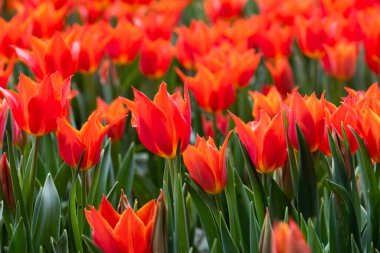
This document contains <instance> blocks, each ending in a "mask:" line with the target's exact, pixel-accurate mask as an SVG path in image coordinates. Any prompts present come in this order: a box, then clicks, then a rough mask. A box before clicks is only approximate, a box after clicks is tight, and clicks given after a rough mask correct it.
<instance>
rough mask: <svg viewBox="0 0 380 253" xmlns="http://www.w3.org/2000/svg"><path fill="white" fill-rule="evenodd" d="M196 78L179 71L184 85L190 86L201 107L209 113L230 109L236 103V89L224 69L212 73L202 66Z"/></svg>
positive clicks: (199, 67)
mask: <svg viewBox="0 0 380 253" xmlns="http://www.w3.org/2000/svg"><path fill="white" fill-rule="evenodd" d="M197 69H198V71H197V74H196V75H195V76H194V77H188V76H185V74H183V73H182V72H181V71H179V70H178V69H177V73H178V75H179V76H180V77H181V79H182V80H183V82H184V83H187V84H188V85H189V88H190V90H191V91H192V92H193V94H194V96H195V100H197V102H198V104H199V106H200V107H202V108H203V109H204V110H206V111H208V112H218V111H223V110H225V109H228V108H229V107H230V106H231V105H232V103H233V102H234V101H235V97H236V94H235V87H234V85H233V83H232V80H231V78H230V73H229V72H226V71H225V70H224V69H222V70H219V71H218V72H216V73H212V72H211V71H210V70H209V69H207V68H206V67H204V66H202V65H200V66H198V67H197Z"/></svg>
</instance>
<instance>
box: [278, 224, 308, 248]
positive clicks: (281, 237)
mask: <svg viewBox="0 0 380 253" xmlns="http://www.w3.org/2000/svg"><path fill="white" fill-rule="evenodd" d="M310 252H311V251H310V249H309V247H308V246H307V244H306V242H305V238H304V237H303V235H302V233H301V231H300V229H299V228H298V226H297V224H296V223H294V222H293V221H292V220H291V221H290V222H289V224H286V223H284V222H281V223H279V224H275V226H274V229H273V233H272V253H310Z"/></svg>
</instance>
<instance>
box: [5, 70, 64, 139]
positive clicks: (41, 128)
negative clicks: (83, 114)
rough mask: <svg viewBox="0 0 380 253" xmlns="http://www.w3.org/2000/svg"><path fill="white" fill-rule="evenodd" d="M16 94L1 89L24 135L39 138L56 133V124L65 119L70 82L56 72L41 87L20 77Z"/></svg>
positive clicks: (46, 78)
mask: <svg viewBox="0 0 380 253" xmlns="http://www.w3.org/2000/svg"><path fill="white" fill-rule="evenodd" d="M17 89H18V93H16V92H14V91H11V90H6V89H3V88H0V92H1V93H2V94H3V96H4V97H5V99H6V100H7V102H8V105H9V107H10V109H11V112H12V114H13V117H14V118H15V120H16V122H17V124H18V125H19V127H21V128H22V129H23V130H24V131H26V132H28V133H30V134H32V135H36V136H41V135H44V134H47V133H50V132H52V131H54V130H56V129H57V123H56V120H57V118H59V117H64V116H66V106H67V103H68V99H69V94H70V78H66V79H62V76H61V74H60V73H58V72H56V73H53V74H51V75H48V76H46V77H45V78H44V79H43V80H42V81H41V83H35V82H33V81H32V80H31V79H29V77H27V76H25V75H23V74H20V81H19V84H18V86H17Z"/></svg>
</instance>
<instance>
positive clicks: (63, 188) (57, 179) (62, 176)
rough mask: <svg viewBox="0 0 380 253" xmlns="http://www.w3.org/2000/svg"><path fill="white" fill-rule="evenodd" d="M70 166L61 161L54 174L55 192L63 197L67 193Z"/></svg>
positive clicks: (70, 175) (70, 174) (70, 173)
mask: <svg viewBox="0 0 380 253" xmlns="http://www.w3.org/2000/svg"><path fill="white" fill-rule="evenodd" d="M72 170H73V169H72V168H70V167H69V166H67V165H66V164H65V163H62V166H61V167H60V168H59V170H58V172H57V174H56V175H55V176H54V185H55V188H56V189H57V192H58V194H59V196H60V197H61V198H63V197H65V196H66V194H67V188H68V187H67V186H68V185H69V182H70V179H71V177H72Z"/></svg>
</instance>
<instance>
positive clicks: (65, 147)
mask: <svg viewBox="0 0 380 253" xmlns="http://www.w3.org/2000/svg"><path fill="white" fill-rule="evenodd" d="M118 120H119V118H116V119H115V120H114V121H112V122H111V123H110V124H108V125H106V126H103V125H102V123H101V122H102V112H100V111H94V112H93V113H92V114H91V115H90V117H89V118H88V120H87V122H86V123H85V124H84V125H83V126H82V128H81V130H80V131H78V130H76V129H74V128H73V127H72V126H71V125H70V124H69V122H68V121H67V119H66V118H65V117H61V118H58V119H57V125H58V129H57V132H56V135H57V139H58V149H59V154H60V156H61V158H62V160H63V161H65V163H66V164H68V165H69V166H71V167H73V168H76V167H77V166H78V163H79V160H80V157H81V155H82V153H83V151H84V156H83V160H82V163H81V165H80V168H81V169H82V170H86V169H89V168H91V167H92V166H94V165H96V164H97V163H98V162H99V159H100V152H101V149H102V143H103V139H104V136H105V135H106V134H107V131H108V129H109V128H110V127H111V126H113V125H114V124H115V123H116V122H117V121H118Z"/></svg>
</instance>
